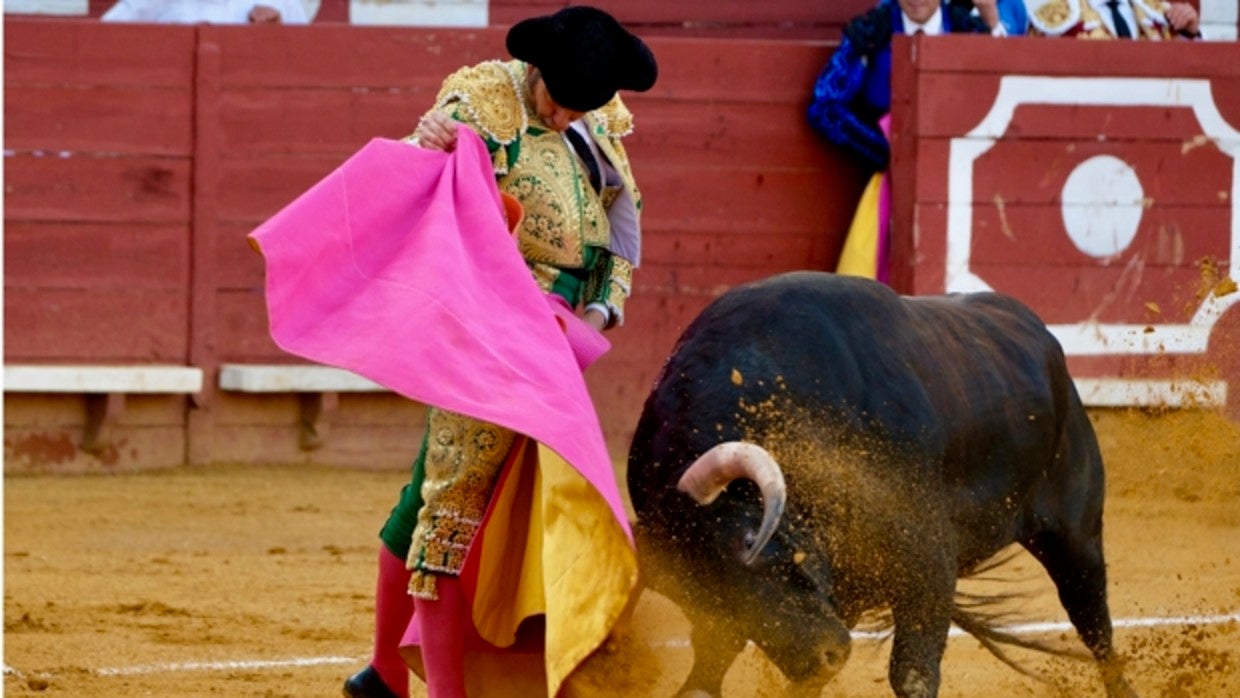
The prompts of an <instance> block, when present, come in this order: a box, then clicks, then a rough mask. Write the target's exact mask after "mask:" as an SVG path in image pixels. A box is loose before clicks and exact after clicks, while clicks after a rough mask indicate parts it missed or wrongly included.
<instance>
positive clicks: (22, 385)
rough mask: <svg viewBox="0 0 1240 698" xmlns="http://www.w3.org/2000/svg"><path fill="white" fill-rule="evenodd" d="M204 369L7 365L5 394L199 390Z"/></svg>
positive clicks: (182, 367) (133, 366) (194, 391)
mask: <svg viewBox="0 0 1240 698" xmlns="http://www.w3.org/2000/svg"><path fill="white" fill-rule="evenodd" d="M201 390H202V369H200V368H194V367H192V366H159V365H145V364H143V365H129V366H107V365H91V366H50V365H49V366H40V365H33V364H6V365H5V366H4V392H6V393H197V392H199V391H201Z"/></svg>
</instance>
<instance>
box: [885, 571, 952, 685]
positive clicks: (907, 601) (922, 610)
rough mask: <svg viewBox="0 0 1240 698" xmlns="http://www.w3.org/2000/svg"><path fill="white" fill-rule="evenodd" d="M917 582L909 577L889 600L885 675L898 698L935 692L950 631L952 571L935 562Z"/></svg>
mask: <svg viewBox="0 0 1240 698" xmlns="http://www.w3.org/2000/svg"><path fill="white" fill-rule="evenodd" d="M926 569H927V570H928V571H929V573H928V574H926V575H925V576H924V577H922V578H921V579H920V580H918V581H913V580H909V583H908V584H906V585H903V588H902V589H900V590H898V592H897V596H896V599H895V601H894V602H893V603H892V609H891V611H892V615H893V617H894V621H895V633H894V636H893V639H892V647H891V662H890V665H889V666H888V671H887V678H888V680H889V681H890V682H891V688H892V690H893V691H894V692H895V694H896V695H897V696H900V697H901V698H934V697H935V696H937V695H938V694H939V681H940V673H939V667H940V665H941V664H942V661H943V652H944V650H945V649H946V648H947V634H948V631H950V630H951V622H952V620H951V619H952V609H953V596H954V594H955V589H956V579H955V574H954V571H953V570H952V569H951V568H950V566H949V565H945V564H944V563H943V562H941V561H940V562H938V563H937V564H934V565H932V566H928V567H927V568H926Z"/></svg>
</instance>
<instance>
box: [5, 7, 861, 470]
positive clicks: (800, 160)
mask: <svg viewBox="0 0 1240 698" xmlns="http://www.w3.org/2000/svg"><path fill="white" fill-rule="evenodd" d="M502 40H503V30H502V29H493V30H446V31H445V30H430V29H409V28H378V27H349V26H345V25H333V24H316V25H312V26H309V27H282V26H273V27H224V26H205V25H204V26H199V27H169V26H162V27H152V26H124V25H103V24H99V23H97V22H90V21H84V20H80V21H66V20H47V21H39V20H21V19H14V18H7V19H6V21H5V61H6V71H5V89H6V97H7V99H6V100H5V140H6V150H7V152H6V159H5V181H6V198H5V203H6V206H5V227H6V233H7V234H6V236H5V238H6V239H5V252H6V256H7V257H8V261H7V265H6V278H5V311H6V317H5V334H6V337H7V340H8V341H7V342H6V346H5V360H6V362H9V363H13V362H30V363H40V362H53V363H55V362H60V363H71V362H87V363H145V362H167V363H178V364H186V365H195V366H200V367H202V368H204V370H205V371H206V376H207V377H206V382H207V386H208V387H207V389H206V390H204V392H203V393H202V394H201V395H197V396H194V399H193V400H189V401H187V400H185V399H183V398H166V399H162V398H147V399H145V400H143V401H139V402H149V403H151V405H152V407H151V410H154V411H155V412H158V413H159V414H158V416H157V417H152V416H151V415H150V414H149V412H150V410H146V411H144V410H142V409H129V410H127V411H126V412H125V414H124V415H123V418H122V422H121V424H119V425H118V427H119V429H118V432H117V433H118V435H119V439H118V440H119V441H120V442H121V443H122V445H124V446H127V448H120V449H118V450H117V453H116V454H115V455H114V457H112V459H111V460H110V461H109V462H106V463H105V462H101V461H97V460H92V458H93V457H89V456H86V455H84V454H82V453H80V452H74V451H73V449H72V448H68V449H66V448H65V446H66V445H70V446H71V444H72V440H73V439H74V438H77V437H76V435H75V431H74V429H76V428H77V427H79V426H80V424H81V421H82V420H83V413H84V407H83V406H82V404H81V400H80V398H76V397H67V398H50V397H39V396H6V402H5V405H6V410H5V412H6V414H5V418H6V424H5V438H6V456H8V457H6V468H21V467H26V468H43V469H62V470H89V469H97V468H99V467H112V468H124V467H145V466H148V465H152V464H170V463H173V462H180V461H181V460H183V459H188V460H190V461H192V462H212V461H225V460H234V461H235V460H242V461H260V462H262V461H285V462H287V461H298V460H303V461H304V460H321V461H326V462H335V463H341V464H347V465H359V466H376V467H405V466H407V465H408V461H409V458H410V457H411V455H412V451H413V449H414V448H415V447H416V439H417V438H418V435H419V433H420V429H421V409H420V407H418V406H416V405H409V404H408V403H405V402H404V401H401V400H399V399H397V398H395V397H378V396H365V397H363V396H345V397H342V398H341V400H340V404H339V406H338V407H337V409H336V410H335V413H334V415H333V416H332V426H331V432H330V435H329V437H328V438H327V440H326V442H325V445H324V446H323V447H322V448H321V449H319V450H317V451H314V452H302V451H300V450H299V449H298V447H297V439H296V426H297V399H296V397H295V396H292V395H276V396H269V397H253V396H244V395H239V394H224V393H220V392H219V391H218V390H217V389H216V388H215V386H216V385H217V370H218V366H219V365H220V364H221V363H224V362H255V363H257V362H272V361H277V362H288V361H295V359H293V358H292V357H288V356H285V355H283V354H282V353H281V352H280V351H279V350H278V349H277V348H276V347H275V346H274V345H273V344H272V343H271V341H270V339H269V338H268V336H267V333H266V324H265V311H264V306H263V299H262V263H261V260H260V259H259V258H258V256H257V255H256V254H255V253H253V252H252V251H251V250H250V249H249V247H248V246H247V245H246V244H245V236H246V234H247V233H248V232H249V231H250V230H252V229H253V228H254V226H256V225H257V224H259V223H261V222H262V221H263V220H265V219H266V218H267V217H269V216H270V215H272V214H273V213H275V212H276V211H277V210H278V209H279V208H280V207H281V206H283V205H284V204H286V203H287V202H289V201H291V200H292V199H293V198H294V197H296V196H297V195H298V194H299V193H301V192H302V191H304V190H305V189H306V188H308V187H309V186H310V185H311V184H313V183H314V182H315V181H317V180H318V179H319V178H321V177H322V176H324V175H325V174H327V173H328V172H330V171H331V169H332V168H334V167H335V166H336V165H337V164H339V162H341V161H342V160H343V159H344V158H345V157H347V156H348V155H349V154H351V153H352V152H353V151H355V150H356V149H357V148H358V147H360V146H361V145H362V144H364V143H365V142H366V141H367V140H368V139H370V138H372V137H375V136H381V137H390V138H399V137H402V136H404V135H406V134H407V133H408V132H409V130H410V129H411V128H412V125H413V124H414V123H415V122H416V120H417V117H418V115H419V114H420V113H421V111H422V110H423V109H425V108H426V106H427V105H428V104H429V102H430V100H431V99H432V97H433V94H434V92H435V90H436V88H437V86H438V82H439V80H440V79H441V77H442V76H443V75H444V74H446V72H448V71H449V70H451V69H452V68H455V67H457V66H458V65H461V64H464V63H469V62H473V61H477V60H482V59H484V58H489V57H493V56H496V55H502ZM651 45H652V47H653V49H654V50H655V52H656V54H657V55H658V56H659V59H660V64H661V78H660V82H659V84H658V86H657V87H656V88H655V89H654V90H653V91H651V92H650V93H648V94H644V95H634V96H632V97H631V98H630V99H629V100H628V101H629V103H630V106H631V107H632V108H633V109H634V111H635V112H636V114H637V130H636V132H635V133H634V135H633V136H632V137H631V139H630V141H629V143H630V151H631V155H632V158H633V161H634V168H635V171H636V173H637V175H638V177H639V180H640V182H641V185H642V187H643V191H644V193H645V195H646V197H647V209H646V216H645V225H646V251H645V263H644V264H643V267H642V268H641V269H640V270H639V272H638V275H637V278H636V288H635V291H634V296H635V297H634V299H633V300H632V302H631V304H630V306H629V322H628V324H627V325H626V326H625V327H624V328H623V329H621V330H619V331H617V332H616V333H614V334H613V336H612V339H613V342H614V349H613V350H612V352H611V353H610V354H609V355H608V356H607V357H605V358H604V359H603V360H602V362H601V363H600V364H598V365H597V366H596V367H595V368H593V369H591V373H590V375H589V376H588V378H589V381H590V385H591V390H592V391H593V393H594V394H595V397H596V400H597V403H598V405H599V408H600V413H601V417H602V420H603V424H604V429H605V433H606V435H607V437H608V440H609V444H610V446H611V447H612V450H613V452H615V453H616V454H623V453H624V452H625V451H626V450H627V447H628V438H629V434H630V432H631V429H632V427H633V425H634V424H635V422H636V419H637V414H638V412H639V410H640V406H641V401H642V400H643V399H644V397H645V392H646V390H647V388H648V386H649V385H650V384H651V382H652V380H653V376H654V374H655V372H656V371H657V370H658V368H659V366H660V364H661V362H662V360H663V358H664V356H665V355H666V353H667V351H668V350H669V349H670V348H671V345H672V343H673V341H674V340H675V337H676V336H677V335H678V333H679V332H680V330H681V329H682V328H683V327H684V325H685V324H686V323H687V321H688V320H689V319H690V318H691V317H692V316H693V315H694V314H696V312H697V311H698V309H700V308H701V307H702V306H703V305H704V304H705V303H706V302H708V301H709V300H710V299H711V298H713V297H714V296H715V295H717V294H718V293H719V292H721V291H722V290H723V289H725V288H727V287H728V286H730V285H732V284H735V283H738V282H741V281H745V280H748V279H752V278H758V277H761V276H765V275H768V274H770V273H773V272H776V271H782V270H786V269H794V268H827V267H829V266H830V265H831V264H832V263H833V260H834V258H835V256H836V254H837V253H838V249H839V246H840V244H841V243H842V236H843V233H844V230H845V229H846V227H847V223H848V220H849V218H850V216H851V211H852V207H853V205H854V201H855V199H856V197H857V195H858V193H859V191H860V187H861V185H862V182H861V177H860V174H859V173H858V172H856V171H855V170H854V169H853V167H852V166H851V165H850V164H849V163H848V162H847V161H845V160H843V159H842V156H841V155H840V154H839V153H836V152H833V151H831V150H830V149H829V148H828V147H826V146H825V145H824V143H823V142H822V141H821V139H819V138H818V137H817V136H816V135H815V134H813V133H812V132H811V131H810V129H809V128H808V126H806V124H805V120H804V117H803V111H804V107H805V104H806V102H807V100H808V93H809V88H810V86H811V84H812V82H813V79H814V77H815V75H816V73H817V71H818V69H819V68H820V66H821V65H822V64H823V62H825V60H826V58H827V56H828V55H829V53H830V51H831V48H832V46H831V44H829V43H827V42H821V41H796V40H768V39H728V40H720V39H703V38H696V37H689V38H684V37H673V36H656V37H652V38H651ZM152 430H154V431H152ZM180 431H184V435H179V436H178V437H177V438H172V436H173V432H178V433H179V432H180ZM147 432H149V433H151V434H158V435H162V436H160V438H151V439H148V440H146V441H139V440H135V439H136V437H135V436H134V435H135V434H137V433H147ZM163 437H167V438H163ZM49 439H51V440H52V443H54V444H55V445H56V448H54V449H53V448H41V450H39V452H40V453H44V454H46V453H51V454H53V455H52V456H41V457H40V458H34V457H33V456H32V457H30V458H27V459H25V460H22V459H20V458H16V459H15V458H14V456H15V455H21V454H25V453H33V452H34V451H35V450H36V449H35V446H36V445H39V444H43V443H44V442H47V441H48V440H49ZM156 442H158V443H159V444H162V445H157V444H156Z"/></svg>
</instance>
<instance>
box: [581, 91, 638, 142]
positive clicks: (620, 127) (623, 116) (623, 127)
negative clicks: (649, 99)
mask: <svg viewBox="0 0 1240 698" xmlns="http://www.w3.org/2000/svg"><path fill="white" fill-rule="evenodd" d="M591 115H592V116H593V117H594V121H595V123H597V124H598V125H599V126H601V127H602V128H603V132H604V133H605V134H606V135H607V136H609V137H611V138H624V137H625V136H627V135H629V134H630V133H632V132H633V112H631V111H629V108H628V107H626V106H624V100H622V99H620V95H619V94H618V93H617V94H616V96H615V97H612V98H611V101H610V102H608V103H607V104H604V105H603V106H601V107H599V108H598V109H595V110H594V111H593V112H591Z"/></svg>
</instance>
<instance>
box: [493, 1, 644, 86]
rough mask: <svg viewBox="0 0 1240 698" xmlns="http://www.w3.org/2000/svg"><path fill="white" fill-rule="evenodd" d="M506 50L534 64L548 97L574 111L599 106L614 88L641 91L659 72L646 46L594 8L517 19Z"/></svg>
mask: <svg viewBox="0 0 1240 698" xmlns="http://www.w3.org/2000/svg"><path fill="white" fill-rule="evenodd" d="M508 53H510V54H512V56H513V58H517V59H519V60H522V61H525V62H526V63H529V64H530V65H533V66H534V67H536V68H538V70H539V71H540V72H541V73H542V77H543V81H544V82H546V84H547V91H548V92H550V93H551V98H552V99H554V100H555V101H556V103H558V104H559V105H560V106H562V107H566V108H568V109H572V110H573V111H590V110H592V109H598V108H599V107H601V106H603V105H604V104H607V103H608V102H609V101H611V98H612V97H614V96H615V94H616V91H617V90H635V91H637V92H645V91H646V90H649V89H650V88H651V87H653V86H654V81H655V79H656V78H657V77H658V75H659V67H658V65H657V64H656V63H655V60H654V54H652V53H651V52H650V49H649V48H647V46H646V44H645V43H644V42H643V41H642V40H641V39H639V38H637V37H636V36H634V35H633V34H631V33H629V31H628V30H626V29H625V28H624V27H622V26H620V23H619V22H617V21H616V20H615V18H614V17H612V16H611V15H609V14H607V13H606V12H603V11H602V10H599V9H596V8H593V7H586V6H576V7H566V8H564V9H563V10H560V11H559V12H556V13H555V14H553V15H547V16H544V17H533V18H531V19H526V20H522V21H520V22H518V23H516V24H515V25H513V27H512V29H510V30H508Z"/></svg>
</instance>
